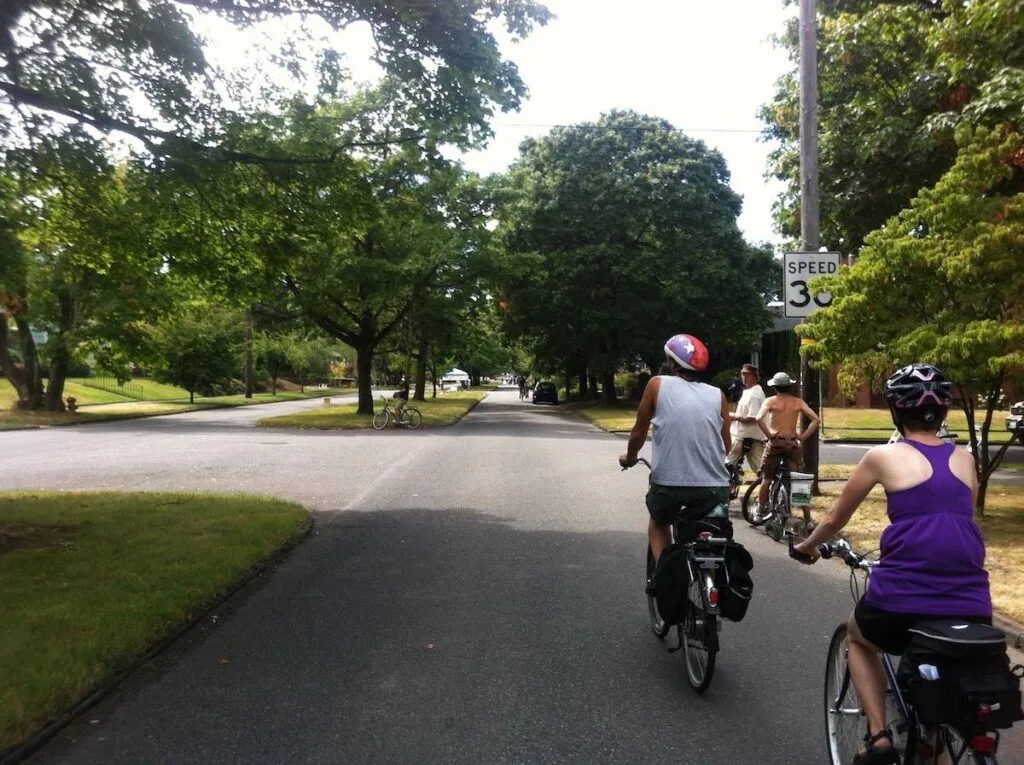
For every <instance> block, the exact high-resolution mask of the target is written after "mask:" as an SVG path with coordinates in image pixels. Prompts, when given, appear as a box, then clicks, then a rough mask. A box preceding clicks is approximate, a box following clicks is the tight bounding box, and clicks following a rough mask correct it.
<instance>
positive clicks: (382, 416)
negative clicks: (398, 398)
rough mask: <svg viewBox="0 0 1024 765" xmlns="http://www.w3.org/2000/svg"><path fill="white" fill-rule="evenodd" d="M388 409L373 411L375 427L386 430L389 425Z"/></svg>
mask: <svg viewBox="0 0 1024 765" xmlns="http://www.w3.org/2000/svg"><path fill="white" fill-rule="evenodd" d="M388 419H390V418H389V417H388V410H387V409H381V410H380V411H378V412H374V413H373V429H374V430H384V428H386V427H387V426H388Z"/></svg>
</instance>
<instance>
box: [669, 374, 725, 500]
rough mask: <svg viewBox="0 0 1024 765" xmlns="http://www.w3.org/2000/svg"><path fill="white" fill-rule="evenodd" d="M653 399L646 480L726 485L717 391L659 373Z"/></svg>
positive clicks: (684, 484)
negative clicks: (651, 439)
mask: <svg viewBox="0 0 1024 765" xmlns="http://www.w3.org/2000/svg"><path fill="white" fill-rule="evenodd" d="M659 379H660V380H661V387H660V388H659V389H658V398H657V400H656V401H655V402H654V419H653V420H651V424H652V425H653V427H654V445H653V449H652V453H651V456H652V461H651V462H652V467H651V482H652V483H657V484H661V485H662V486H728V485H729V472H728V470H726V467H725V443H724V442H723V441H722V392H721V391H720V390H719V389H718V388H715V387H713V386H711V385H705V384H704V383H700V382H691V381H689V380H684V379H683V378H681V377H676V376H674V375H660V376H659Z"/></svg>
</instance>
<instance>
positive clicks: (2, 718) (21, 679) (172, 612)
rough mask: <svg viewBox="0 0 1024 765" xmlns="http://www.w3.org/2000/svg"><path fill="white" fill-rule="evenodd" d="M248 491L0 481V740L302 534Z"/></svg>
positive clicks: (295, 513) (54, 708) (26, 728)
mask: <svg viewBox="0 0 1024 765" xmlns="http://www.w3.org/2000/svg"><path fill="white" fill-rule="evenodd" d="M306 523H307V513H306V511H305V510H304V509H303V508H302V507H300V506H299V505H296V504H294V503H291V502H284V501H280V500H275V499H270V498H266V497H254V496H243V495H192V494H150V493H115V492H96V493H81V494H78V493H70V494H66V493H52V492H45V493H42V492H41V493H35V492H33V493H23V492H17V493H15V492H0V604H2V611H3V616H2V618H0V677H2V678H4V682H3V683H2V684H0V752H2V751H3V750H4V749H7V748H9V747H11V746H14V745H16V744H18V743H19V742H21V741H23V740H25V739H26V738H27V737H28V736H30V735H31V734H32V733H34V732H35V731H37V730H39V729H40V728H41V727H42V726H43V725H45V724H46V723H47V722H48V721H49V720H52V719H54V718H55V717H57V716H58V715H60V714H61V713H62V712H64V711H66V710H68V709H70V708H72V707H73V706H74V705H75V704H76V703H77V702H78V701H80V700H81V699H83V698H84V697H86V696H87V695H88V694H89V693H90V692H91V691H92V690H93V689H94V688H96V687H97V686H98V685H100V684H101V683H102V682H103V681H104V680H105V679H107V678H109V677H112V676H114V675H116V674H117V673H118V672H120V671H122V670H124V669H125V668H127V667H129V666H130V665H131V664H132V662H133V661H134V660H135V659H136V658H138V657H139V656H140V655H142V654H144V653H145V652H146V651H147V650H148V649H149V648H150V647H151V646H153V645H154V644H156V643H157V642H159V640H160V639H161V638H162V637H164V636H166V635H168V634H169V633H170V632H171V631H172V630H173V629H174V628H176V627H178V626H180V625H181V624H183V623H185V622H186V621H187V620H188V618H189V616H190V614H193V613H195V612H196V611H197V610H199V609H202V608H203V607H204V606H205V605H208V604H209V603H210V602H211V600H212V599H213V598H214V597H215V596H216V595H217V594H218V593H220V592H223V591H224V590H225V589H226V588H228V587H229V586H230V585H232V584H233V583H234V582H236V581H238V579H239V578H240V577H241V576H242V575H243V574H245V573H246V572H247V571H248V570H249V569H250V568H251V567H252V566H253V565H254V564H255V563H257V562H258V561H260V560H263V559H265V558H267V557H268V556H269V555H271V554H272V553H273V552H274V551H275V550H277V549H279V548H280V547H281V546H283V545H284V544H286V543H287V542H289V541H290V540H293V539H295V538H296V537H297V536H298V535H299V534H300V533H301V531H302V529H303V528H304V526H305V524H306Z"/></svg>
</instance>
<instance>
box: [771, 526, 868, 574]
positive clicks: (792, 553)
mask: <svg viewBox="0 0 1024 765" xmlns="http://www.w3.org/2000/svg"><path fill="white" fill-rule="evenodd" d="M788 538H789V557H790V558H792V559H793V560H798V561H800V562H801V563H814V559H813V558H812V557H811V556H809V555H805V554H804V553H800V552H797V551H796V549H794V545H793V535H792V534H790V535H788ZM818 554H819V555H821V557H822V558H824V559H825V560H830V559H831V558H839V559H840V560H842V561H843V562H844V563H845V564H846V565H847V566H849V567H850V568H851V569H860V570H861V571H870V570H871V569H873V568H874V567H875V566H877V565H878V561H876V560H874V559H872V558H869V557H867V556H866V555H861V554H860V553H857V552H854V551H853V548H852V547H850V543H849V542H847V541H846V540H845V539H837V540H835V541H834V542H822V543H821V544H820V545H818Z"/></svg>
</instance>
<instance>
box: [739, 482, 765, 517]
mask: <svg viewBox="0 0 1024 765" xmlns="http://www.w3.org/2000/svg"><path fill="white" fill-rule="evenodd" d="M760 488H761V476H758V477H757V479H756V480H755V481H754V482H753V483H752V484H750V486H749V487H748V488H747V491H746V493H745V494H744V495H743V500H742V501H741V502H740V510H742V511H743V520H745V521H746V522H747V523H749V524H750V525H751V526H763V525H764V522H765V521H767V520H768V519H769V518H771V514H770V513H765V516H764V518H761V517H760V516H758V515H757V492H758V491H759V490H760Z"/></svg>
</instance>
